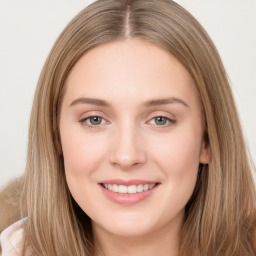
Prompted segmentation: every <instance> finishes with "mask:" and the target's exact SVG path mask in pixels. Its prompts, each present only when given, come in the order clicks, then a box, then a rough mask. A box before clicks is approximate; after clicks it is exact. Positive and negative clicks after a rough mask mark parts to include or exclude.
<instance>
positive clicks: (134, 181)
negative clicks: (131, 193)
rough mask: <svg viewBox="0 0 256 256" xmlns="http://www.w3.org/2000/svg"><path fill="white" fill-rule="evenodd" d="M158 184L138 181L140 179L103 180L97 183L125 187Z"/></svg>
mask: <svg viewBox="0 0 256 256" xmlns="http://www.w3.org/2000/svg"><path fill="white" fill-rule="evenodd" d="M155 183H159V182H157V181H149V180H140V179H130V180H125V179H112V180H104V181H101V182H99V184H116V185H125V186H130V185H140V184H141V185H145V184H149V185H150V184H155Z"/></svg>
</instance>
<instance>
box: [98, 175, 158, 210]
mask: <svg viewBox="0 0 256 256" xmlns="http://www.w3.org/2000/svg"><path fill="white" fill-rule="evenodd" d="M99 185H100V187H101V190H102V192H103V194H104V195H105V196H106V197H107V198H108V199H110V200H111V201H113V202H115V203H118V204H121V205H131V204H136V203H138V202H141V201H143V200H145V199H146V198H148V197H150V196H151V195H152V194H154V193H155V191H156V190H157V188H158V187H159V186H160V183H159V182H149V181H141V180H130V181H123V180H111V181H104V182H101V183H99Z"/></svg>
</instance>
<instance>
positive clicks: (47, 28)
mask: <svg viewBox="0 0 256 256" xmlns="http://www.w3.org/2000/svg"><path fill="white" fill-rule="evenodd" d="M145 1H146V0H145ZM91 2H93V1H85V0H84V1H82V0H36V1H35V0H0V188H1V187H3V186H4V184H6V183H7V182H8V181H10V180H11V179H12V178H14V177H17V176H19V175H21V174H22V173H23V172H24V168H25V162H26V150H27V137H28V136H27V135H28V124H29V116H30V111H31V105H32V100H33V94H34V91H35V88H36V84H37V80H38V77H39V74H40V71H41V69H42V66H43V64H44V61H45V59H46V57H47V55H48V53H49V51H50V49H51V47H52V45H53V43H54V41H55V40H56V38H57V36H58V35H59V34H60V32H61V31H62V29H63V28H64V27H65V26H66V24H67V23H68V22H69V21H70V20H71V19H72V17H73V16H74V15H75V14H77V13H78V12H79V11H80V10H81V9H82V8H84V7H85V6H86V5H88V4H89V3H91ZM177 2H178V3H179V4H181V5H182V6H183V7H185V8H186V9H187V10H189V11H190V12H191V13H192V14H193V15H194V16H195V17H196V18H197V19H198V20H199V22H201V24H202V25H203V26H204V27H205V28H206V30H207V31H208V33H209V34H210V36H211V37H212V39H213V41H214V43H215V44H216V46H217V48H218V50H219V52H220V55H221V57H222V59H223V62H224V65H225V67H226V69H227V72H228V75H229V78H230V81H231V85H232V89H233V92H234V96H235V99H236V102H237V106H238V109H239V114H240V118H241V121H242V125H243V129H244V134H245V138H246V143H247V145H248V148H249V149H250V151H251V154H252V158H253V160H254V163H255V162H256V63H255V62H256V0H240V1H238V0H229V1H227V0H183V1H182V0H177Z"/></svg>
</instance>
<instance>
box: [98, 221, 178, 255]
mask: <svg viewBox="0 0 256 256" xmlns="http://www.w3.org/2000/svg"><path fill="white" fill-rule="evenodd" d="M181 226H182V222H179V221H178V222H176V223H174V224H170V225H166V226H165V227H162V228H160V229H157V230H154V231H153V232H152V233H147V234H146V235H141V236H116V235H114V234H111V233H109V232H108V231H106V230H104V229H103V228H101V227H99V226H97V225H96V224H95V225H93V233H94V239H95V248H96V250H97V252H96V253H95V256H120V255H122V256H141V255H142V252H143V255H147V256H158V255H161V256H167V255H168V256H178V255H179V233H180V230H181Z"/></svg>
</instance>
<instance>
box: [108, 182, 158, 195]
mask: <svg viewBox="0 0 256 256" xmlns="http://www.w3.org/2000/svg"><path fill="white" fill-rule="evenodd" d="M103 186H104V187H105V188H106V189H108V190H111V191H113V192H116V193H120V194H127V193H128V194H135V193H140V192H143V191H147V190H149V189H152V188H153V187H155V186H156V183H154V184H144V185H142V184H139V185H130V186H125V185H117V184H103Z"/></svg>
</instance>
